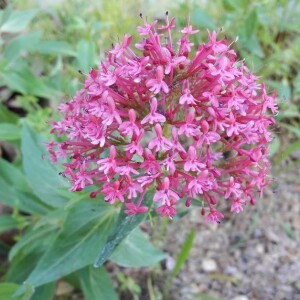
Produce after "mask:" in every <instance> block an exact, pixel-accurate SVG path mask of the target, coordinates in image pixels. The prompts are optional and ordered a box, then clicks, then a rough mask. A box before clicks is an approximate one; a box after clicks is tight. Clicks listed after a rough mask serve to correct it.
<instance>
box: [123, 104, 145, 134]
mask: <svg viewBox="0 0 300 300" xmlns="http://www.w3.org/2000/svg"><path fill="white" fill-rule="evenodd" d="M128 116H129V121H125V122H123V123H122V124H121V125H120V127H119V130H120V132H121V134H122V135H125V136H126V135H131V134H135V135H139V134H140V128H139V126H138V125H137V124H136V113H135V110H134V109H130V110H129V112H128Z"/></svg>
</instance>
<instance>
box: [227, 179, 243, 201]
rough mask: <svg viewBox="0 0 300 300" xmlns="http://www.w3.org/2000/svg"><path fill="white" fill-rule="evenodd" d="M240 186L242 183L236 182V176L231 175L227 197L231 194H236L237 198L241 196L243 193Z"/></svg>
mask: <svg viewBox="0 0 300 300" xmlns="http://www.w3.org/2000/svg"><path fill="white" fill-rule="evenodd" d="M240 188H241V184H239V183H238V182H234V178H233V177H232V176H231V177H230V179H229V186H228V187H227V189H226V193H225V199H227V198H229V197H230V195H231V194H234V195H235V196H236V197H237V198H238V197H240V196H241V194H242V191H241V190H240Z"/></svg>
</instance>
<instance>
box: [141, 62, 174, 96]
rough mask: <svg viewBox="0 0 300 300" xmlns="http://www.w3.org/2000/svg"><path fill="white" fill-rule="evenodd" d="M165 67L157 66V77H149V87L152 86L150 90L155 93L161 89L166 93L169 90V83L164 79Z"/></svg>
mask: <svg viewBox="0 0 300 300" xmlns="http://www.w3.org/2000/svg"><path fill="white" fill-rule="evenodd" d="M163 73H164V71H163V68H162V66H158V67H157V68H156V78H155V79H149V80H148V81H147V83H146V86H147V87H150V91H151V92H153V93H154V94H158V93H159V92H160V91H161V90H162V91H164V92H165V93H166V94H167V93H168V92H169V87H168V85H167V84H166V83H165V82H164V81H163Z"/></svg>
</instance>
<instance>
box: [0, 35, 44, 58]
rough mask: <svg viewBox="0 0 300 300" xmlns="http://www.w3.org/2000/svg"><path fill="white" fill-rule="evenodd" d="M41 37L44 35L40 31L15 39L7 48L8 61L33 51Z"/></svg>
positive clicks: (5, 53)
mask: <svg viewBox="0 0 300 300" xmlns="http://www.w3.org/2000/svg"><path fill="white" fill-rule="evenodd" d="M41 36H42V33H41V32H39V31H38V32H32V33H28V34H25V35H20V36H17V37H15V38H14V39H12V40H11V41H10V42H9V43H8V45H7V46H6V47H5V49H4V57H5V58H6V59H7V60H13V59H16V58H18V56H19V55H20V54H21V53H24V52H26V51H31V50H33V49H34V48H35V47H36V45H38V43H39V42H40V39H41Z"/></svg>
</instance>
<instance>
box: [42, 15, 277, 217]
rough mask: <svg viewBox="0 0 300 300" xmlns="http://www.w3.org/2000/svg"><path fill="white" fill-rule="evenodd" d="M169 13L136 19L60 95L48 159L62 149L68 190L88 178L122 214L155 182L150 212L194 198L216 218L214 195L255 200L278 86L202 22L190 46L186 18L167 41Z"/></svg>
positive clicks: (167, 212)
mask: <svg viewBox="0 0 300 300" xmlns="http://www.w3.org/2000/svg"><path fill="white" fill-rule="evenodd" d="M174 22H175V20H174V18H173V19H172V20H170V21H169V19H168V16H167V18H166V25H165V26H161V27H160V28H157V27H158V26H157V21H155V22H153V23H152V24H149V23H147V22H145V24H144V25H143V26H140V27H138V28H137V30H138V33H139V35H140V36H141V37H142V39H141V41H140V42H139V43H137V44H135V49H134V50H133V48H132V46H131V44H132V37H131V36H129V35H125V36H124V39H123V41H122V42H120V43H119V44H118V45H115V46H113V48H112V50H110V51H109V52H108V56H107V58H106V60H105V61H103V62H101V64H100V66H99V69H92V70H91V71H90V72H89V74H88V75H87V76H86V79H85V83H84V87H83V88H82V89H81V90H80V91H78V92H77V94H76V96H75V97H74V98H73V99H72V100H71V101H70V102H68V103H65V104H61V105H60V111H61V112H62V113H63V115H64V117H63V119H62V120H61V121H59V122H53V129H52V133H54V132H55V133H56V134H57V135H58V136H63V139H64V142H62V143H57V142H50V143H48V149H49V152H50V154H51V157H52V160H53V161H54V162H57V160H58V159H61V158H63V159H64V160H65V163H63V166H64V168H65V169H64V171H63V175H64V176H65V177H67V178H68V179H69V180H70V181H71V183H72V188H71V190H72V191H80V190H82V189H84V188H85V187H87V186H94V187H95V188H94V191H93V192H92V193H91V194H90V196H91V197H92V198H94V197H96V196H97V194H98V193H100V194H103V195H104V197H105V201H107V202H110V203H111V204H113V203H115V202H116V201H120V202H125V207H126V213H127V214H128V215H132V214H137V213H145V212H147V210H148V207H147V206H145V205H143V200H144V196H145V193H146V192H147V191H149V190H150V189H152V190H155V193H154V197H153V201H154V204H155V207H156V210H157V212H158V213H159V214H160V215H162V216H167V217H169V218H172V217H173V216H174V215H175V214H176V204H177V203H178V202H180V201H182V200H183V201H185V205H186V206H187V207H188V206H190V205H191V204H192V200H194V201H198V202H199V204H200V205H202V214H203V215H206V220H208V221H212V222H219V220H220V219H221V218H223V215H222V213H221V212H219V211H218V210H217V209H216V206H217V202H218V201H220V199H226V200H227V201H230V202H231V211H233V212H240V211H242V210H243V208H244V205H245V203H246V201H248V200H249V201H250V203H251V204H254V203H255V196H256V194H259V195H260V196H261V194H262V192H263V189H264V188H265V186H267V185H268V184H269V182H270V180H269V179H267V173H268V170H269V167H270V163H269V160H268V158H267V155H268V142H270V141H271V140H272V137H271V133H270V129H269V127H270V125H272V124H273V123H274V118H273V114H276V113H277V107H276V103H275V97H276V95H272V96H269V95H267V92H266V89H265V86H264V84H263V83H259V82H258V78H257V77H256V76H255V75H253V74H252V73H251V72H250V71H249V69H248V68H247V67H246V66H245V64H244V61H239V60H237V55H236V53H235V52H234V51H233V50H232V49H230V45H228V43H227V41H226V39H220V40H218V39H217V33H216V32H213V33H209V32H208V42H207V43H203V44H200V45H199V46H198V47H197V48H196V49H195V54H194V55H191V53H192V49H193V43H191V41H190V35H193V34H196V33H197V32H198V30H194V29H193V28H192V26H190V25H188V26H187V27H186V28H184V29H182V30H181V31H180V37H179V39H178V41H177V42H176V43H173V41H172V34H171V33H172V31H174V28H175V25H174Z"/></svg>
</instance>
